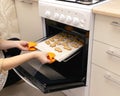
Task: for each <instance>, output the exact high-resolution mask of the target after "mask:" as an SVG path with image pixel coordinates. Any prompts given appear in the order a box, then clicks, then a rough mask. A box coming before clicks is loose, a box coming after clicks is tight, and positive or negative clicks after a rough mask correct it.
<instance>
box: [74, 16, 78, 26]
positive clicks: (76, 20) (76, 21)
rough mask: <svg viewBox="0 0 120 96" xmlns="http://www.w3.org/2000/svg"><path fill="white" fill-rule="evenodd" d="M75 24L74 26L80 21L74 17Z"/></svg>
mask: <svg viewBox="0 0 120 96" xmlns="http://www.w3.org/2000/svg"><path fill="white" fill-rule="evenodd" d="M73 24H74V25H77V24H79V19H78V18H76V17H74V18H73Z"/></svg>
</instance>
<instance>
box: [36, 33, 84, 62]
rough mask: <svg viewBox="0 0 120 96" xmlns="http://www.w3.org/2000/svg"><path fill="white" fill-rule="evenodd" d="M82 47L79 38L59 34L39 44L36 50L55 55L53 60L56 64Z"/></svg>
mask: <svg viewBox="0 0 120 96" xmlns="http://www.w3.org/2000/svg"><path fill="white" fill-rule="evenodd" d="M82 46H83V42H82V40H81V39H80V37H79V36H75V35H71V34H68V33H64V32H61V33H59V34H56V35H54V36H52V37H50V38H48V39H46V40H44V41H42V42H39V43H38V44H37V46H36V48H37V49H38V50H41V51H45V52H53V53H55V55H56V56H55V59H56V60H57V61H58V62H61V61H63V60H65V59H66V58H68V57H69V56H71V55H72V54H73V53H75V52H76V51H77V50H78V49H79V48H81V47H82ZM57 49H60V50H57Z"/></svg>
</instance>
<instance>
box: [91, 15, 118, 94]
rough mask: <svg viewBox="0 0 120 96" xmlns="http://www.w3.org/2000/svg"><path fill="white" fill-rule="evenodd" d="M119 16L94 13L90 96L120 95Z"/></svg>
mask: <svg viewBox="0 0 120 96" xmlns="http://www.w3.org/2000/svg"><path fill="white" fill-rule="evenodd" d="M119 37H120V18H115V17H109V16H104V15H98V14H96V15H95V27H94V39H93V51H92V52H93V53H92V67H91V69H92V72H91V83H90V96H120V38H119Z"/></svg>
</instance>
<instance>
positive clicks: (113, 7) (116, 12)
mask: <svg viewBox="0 0 120 96" xmlns="http://www.w3.org/2000/svg"><path fill="white" fill-rule="evenodd" d="M93 13H95V14H101V15H107V16H112V17H118V18H120V0H109V1H108V2H106V3H104V4H101V5H98V6H96V7H94V8H93Z"/></svg>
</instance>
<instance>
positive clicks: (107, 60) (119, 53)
mask: <svg viewBox="0 0 120 96" xmlns="http://www.w3.org/2000/svg"><path fill="white" fill-rule="evenodd" d="M93 45H94V46H93V53H92V62H93V63H94V64H96V65H98V66H100V67H103V68H105V69H107V70H110V71H111V72H113V73H116V74H118V75H120V48H116V47H113V46H110V45H108V44H104V43H101V42H97V41H94V42H93Z"/></svg>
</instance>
